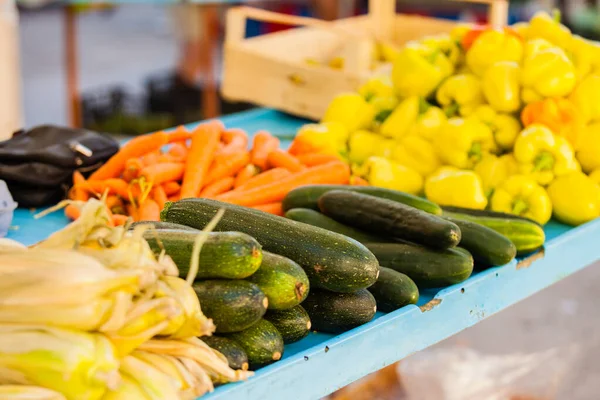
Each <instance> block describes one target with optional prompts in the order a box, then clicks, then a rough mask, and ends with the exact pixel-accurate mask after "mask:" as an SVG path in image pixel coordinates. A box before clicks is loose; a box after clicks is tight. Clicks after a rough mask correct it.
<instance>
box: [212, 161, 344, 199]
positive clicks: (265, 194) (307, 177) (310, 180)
mask: <svg viewBox="0 0 600 400" xmlns="http://www.w3.org/2000/svg"><path fill="white" fill-rule="evenodd" d="M348 179H350V168H349V167H348V165H347V164H344V163H343V162H341V161H340V162H338V161H335V162H332V163H329V164H323V165H317V166H316V167H311V168H307V169H305V170H303V171H300V172H296V173H295V174H292V175H290V176H288V177H286V178H283V179H281V180H278V181H275V182H272V183H269V184H266V185H263V186H258V187H255V188H252V189H248V190H241V189H236V190H234V191H231V192H228V193H224V194H222V195H219V196H217V197H216V199H217V200H220V201H224V202H227V203H233V204H239V205H242V206H254V205H260V204H267V203H275V202H279V201H281V200H283V198H284V197H285V195H286V194H288V192H290V191H291V190H293V189H295V188H297V187H300V186H304V185H309V184H324V183H330V184H347V183H348Z"/></svg>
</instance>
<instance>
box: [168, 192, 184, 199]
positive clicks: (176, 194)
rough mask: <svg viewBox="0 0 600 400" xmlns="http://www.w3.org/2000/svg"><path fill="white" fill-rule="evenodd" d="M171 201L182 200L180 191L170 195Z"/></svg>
mask: <svg viewBox="0 0 600 400" xmlns="http://www.w3.org/2000/svg"><path fill="white" fill-rule="evenodd" d="M168 199H169V201H179V200H181V196H180V195H179V192H177V193H175V194H174V195H172V196H169V197H168Z"/></svg>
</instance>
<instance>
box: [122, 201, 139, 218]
mask: <svg viewBox="0 0 600 400" xmlns="http://www.w3.org/2000/svg"><path fill="white" fill-rule="evenodd" d="M125 209H126V210H127V215H129V216H130V217H131V218H132V219H133V220H134V221H139V220H140V218H139V214H140V212H139V211H140V210H139V209H138V208H137V207H136V206H134V205H133V204H131V203H129V204H127V205H126V206H125Z"/></svg>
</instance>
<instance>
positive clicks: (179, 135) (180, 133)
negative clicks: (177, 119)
mask: <svg viewBox="0 0 600 400" xmlns="http://www.w3.org/2000/svg"><path fill="white" fill-rule="evenodd" d="M168 135H169V143H175V142H182V141H185V140H188V139H191V138H192V132H190V131H188V130H187V128H186V127H185V126H183V125H179V126H178V127H177V128H176V129H175V130H174V131H173V132H171V133H169V134H168Z"/></svg>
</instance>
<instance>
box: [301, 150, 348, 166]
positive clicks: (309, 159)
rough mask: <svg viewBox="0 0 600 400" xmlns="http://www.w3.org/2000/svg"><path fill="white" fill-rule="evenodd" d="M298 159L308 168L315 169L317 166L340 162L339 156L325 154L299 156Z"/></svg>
mask: <svg viewBox="0 0 600 400" xmlns="http://www.w3.org/2000/svg"><path fill="white" fill-rule="evenodd" d="M296 158H297V159H298V161H300V162H301V163H302V164H304V165H306V166H307V167H314V166H315V165H321V164H327V163H329V162H332V161H339V160H340V158H339V157H338V156H334V155H333V154H323V153H306V154H298V155H297V156H296Z"/></svg>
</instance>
